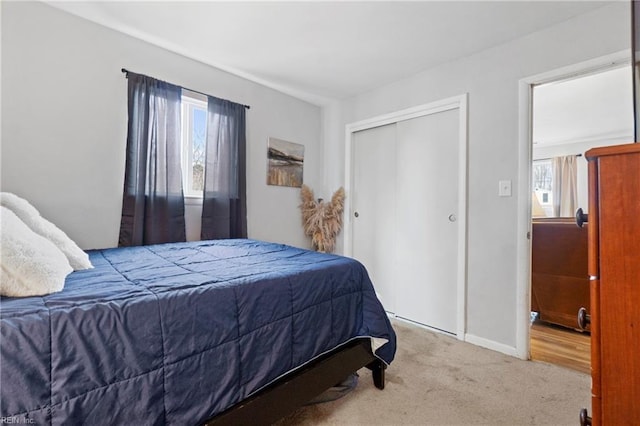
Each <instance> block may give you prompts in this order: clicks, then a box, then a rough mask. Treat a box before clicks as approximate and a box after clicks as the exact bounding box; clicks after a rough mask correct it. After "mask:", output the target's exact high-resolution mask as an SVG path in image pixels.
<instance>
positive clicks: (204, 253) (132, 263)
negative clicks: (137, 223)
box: [0, 240, 396, 425]
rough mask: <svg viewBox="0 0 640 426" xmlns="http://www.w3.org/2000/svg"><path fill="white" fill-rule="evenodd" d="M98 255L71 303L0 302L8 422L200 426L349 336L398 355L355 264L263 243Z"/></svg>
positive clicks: (1, 408) (1, 382) (0, 388)
mask: <svg viewBox="0 0 640 426" xmlns="http://www.w3.org/2000/svg"><path fill="white" fill-rule="evenodd" d="M89 256H90V259H91V262H92V263H93V265H94V267H95V268H94V269H89V270H83V271H76V272H73V273H72V274H70V275H69V276H68V277H67V280H66V283H65V288H64V290H63V291H62V292H59V293H54V294H50V295H47V296H44V297H28V298H7V297H4V298H1V299H0V320H1V336H0V339H1V340H0V397H1V403H0V417H2V418H8V419H10V420H11V421H12V422H14V423H16V422H22V423H35V424H56V425H58V424H79V423H83V424H105V425H113V424H133V423H141V424H195V423H199V422H202V421H205V420H206V419H208V418H210V417H212V416H214V415H216V414H217V413H220V412H222V411H223V410H225V409H226V408H228V407H230V406H232V405H234V404H236V403H238V402H239V401H242V400H243V399H245V398H247V397H248V396H250V395H251V394H253V393H255V392H256V391H258V390H259V389H261V388H263V387H264V386H266V385H268V384H269V383H271V382H272V381H274V380H275V379H277V378H278V377H280V376H282V375H284V374H286V373H287V372H289V371H292V370H294V369H296V368H298V367H300V366H301V365H304V364H306V363H308V362H309V361H310V360H312V359H314V358H316V357H318V356H319V355H321V354H323V353H326V352H328V351H330V350H332V349H334V348H336V347H337V346H340V345H341V344H343V343H345V342H348V341H350V340H352V339H354V338H357V337H370V338H371V342H372V347H373V350H374V351H375V352H374V354H375V355H376V356H377V357H379V358H380V359H381V360H383V361H384V362H385V363H387V364H388V363H390V362H391V361H392V360H393V357H394V354H395V344H396V342H395V334H394V332H393V329H392V327H391V325H390V323H389V320H388V318H387V316H386V314H385V312H384V309H383V307H382V305H381V304H380V302H379V301H378V299H377V298H376V296H375V292H374V289H373V286H372V283H371V281H370V280H369V277H368V275H367V271H366V270H365V268H364V267H363V266H362V265H361V264H360V263H359V262H357V261H355V260H353V259H350V258H346V257H341V256H336V255H331V254H324V253H316V252H312V251H307V250H303V249H299V248H294V247H290V246H286V245H282V244H274V243H266V242H260V241H254V240H216V241H203V242H191V243H174V244H161V245H152V246H143V247H127V248H117V249H107V250H96V251H90V252H89Z"/></svg>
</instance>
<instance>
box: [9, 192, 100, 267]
mask: <svg viewBox="0 0 640 426" xmlns="http://www.w3.org/2000/svg"><path fill="white" fill-rule="evenodd" d="M0 206H3V207H7V208H8V209H9V210H11V211H13V212H14V213H15V214H16V216H18V218H20V220H22V221H23V222H24V223H25V225H27V226H28V227H29V228H31V230H32V231H33V232H35V233H36V234H38V235H41V236H43V237H45V238H46V239H48V240H49V241H51V242H52V243H53V244H54V245H55V246H56V247H58V248H59V249H60V250H61V251H62V253H64V255H65V256H67V259H69V264H70V265H71V267H72V268H73V269H74V270H75V271H79V270H81V269H90V268H93V265H92V264H91V261H90V260H89V255H88V254H87V253H85V252H84V251H83V250H82V249H81V248H80V247H78V245H77V244H76V243H74V242H73V240H72V239H71V238H69V237H68V236H67V234H65V233H64V231H62V230H61V229H60V228H58V227H57V226H55V225H54V224H53V223H51V222H49V221H48V220H47V219H45V218H43V217H42V216H40V213H39V212H38V210H36V208H35V207H33V206H32V205H31V204H29V202H28V201H27V200H25V199H24V198H20V197H18V196H17V195H15V194H12V193H10V192H0Z"/></svg>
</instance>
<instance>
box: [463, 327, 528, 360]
mask: <svg viewBox="0 0 640 426" xmlns="http://www.w3.org/2000/svg"><path fill="white" fill-rule="evenodd" d="M464 340H465V342H467V343H471V344H472V345H476V346H481V347H483V348H487V349H491V350H492V351H496V352H501V353H503V354H505V355H510V356H514V357H516V358H519V357H518V351H517V350H516V348H515V347H513V346H508V345H505V344H502V343H498V342H494V341H493V340H489V339H485V338H484V337H478V336H474V335H473V334H469V333H467V334H465V336H464Z"/></svg>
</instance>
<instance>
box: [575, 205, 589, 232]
mask: <svg viewBox="0 0 640 426" xmlns="http://www.w3.org/2000/svg"><path fill="white" fill-rule="evenodd" d="M588 221H589V215H588V214H586V213H585V212H583V211H582V207H580V208H579V209H578V210H576V225H578V228H582V225H584V224H585V223H587V222H588Z"/></svg>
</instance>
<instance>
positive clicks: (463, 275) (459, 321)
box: [343, 93, 468, 340]
mask: <svg viewBox="0 0 640 426" xmlns="http://www.w3.org/2000/svg"><path fill="white" fill-rule="evenodd" d="M467 104H468V94H467V93H465V94H463V95H459V96H454V97H451V98H446V99H442V100H439V101H435V102H430V103H427V104H423V105H418V106H415V107H411V108H407V109H403V110H399V111H395V112H391V113H388V114H383V115H378V116H375V117H371V118H367V119H364V120H361V121H357V122H354V123H350V124H347V125H346V126H345V174H344V176H345V188H346V190H347V197H346V198H345V208H344V211H345V212H346V214H345V219H344V224H343V226H344V254H345V255H346V256H351V255H352V254H353V227H352V220H353V219H352V218H353V211H352V210H353V208H352V206H351V201H350V199H351V197H349V196H348V195H349V194H352V193H353V176H352V170H353V167H352V164H353V162H354V152H353V136H354V133H355V132H359V131H362V130H367V129H372V128H374V127H380V126H384V125H387V124H392V123H397V122H400V121H405V120H410V119H412V118H417V117H423V116H426V115H431V114H437V113H439V112H444V111H449V110H454V109H458V110H459V111H458V112H459V132H458V134H459V137H458V149H459V150H458V173H459V175H458V221H457V223H458V264H457V275H458V280H457V283H456V295H457V296H456V299H457V301H456V337H457V338H458V340H464V339H465V333H466V328H467V327H466V312H467V215H468V212H467V174H468V173H467V139H468V135H467V121H468V115H467Z"/></svg>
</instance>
